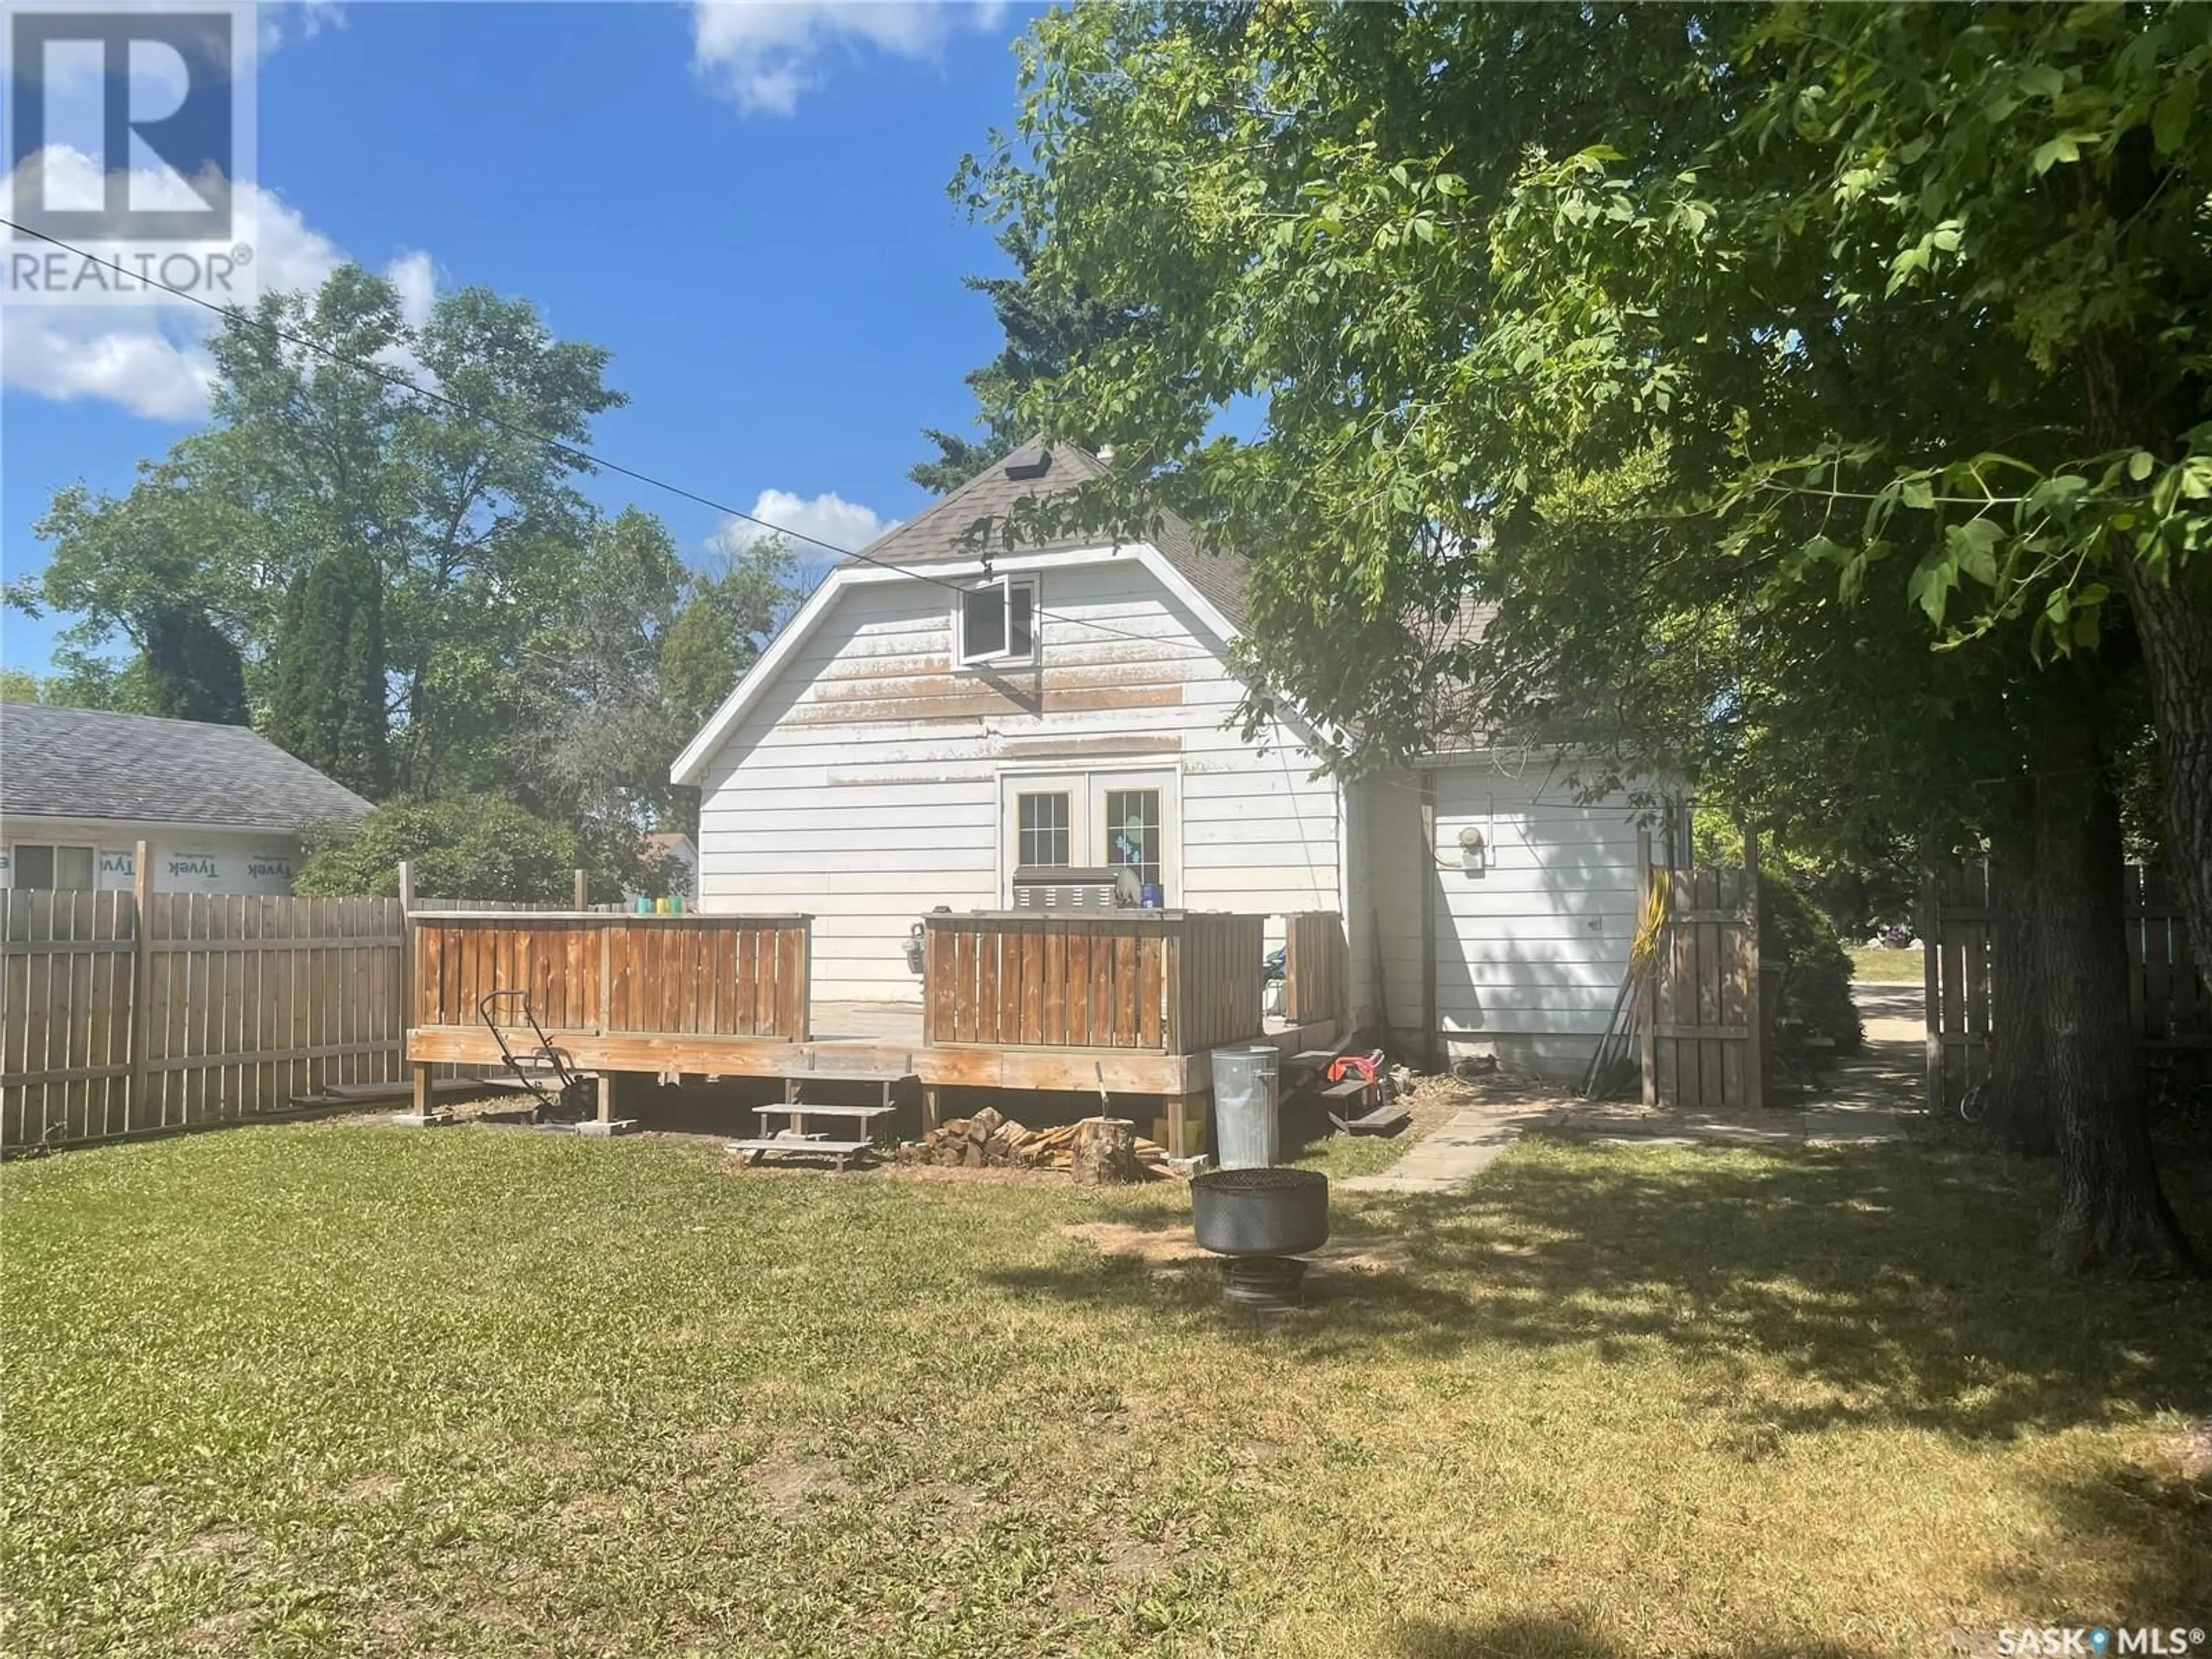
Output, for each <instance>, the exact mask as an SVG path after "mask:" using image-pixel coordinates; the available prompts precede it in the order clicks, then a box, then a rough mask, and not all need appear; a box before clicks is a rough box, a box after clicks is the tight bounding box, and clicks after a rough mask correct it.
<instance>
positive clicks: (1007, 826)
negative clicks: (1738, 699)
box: [673, 444, 1638, 1072]
mask: <svg viewBox="0 0 2212 1659" xmlns="http://www.w3.org/2000/svg"><path fill="white" fill-rule="evenodd" d="M1106 465H1107V463H1106V462H1104V461H1102V460H1101V459H1099V458H1098V457H1097V456H1093V455H1090V454H1086V453H1083V452H1082V451H1079V450H1075V449H1071V448H1068V447H1064V446H1063V447H1053V448H1051V449H1045V448H1042V447H1039V446H1037V445H1034V444H1032V445H1029V446H1026V447H1024V448H1022V449H1020V450H1018V451H1017V452H1016V453H1013V454H1012V455H1010V456H1008V457H1006V459H1004V460H1003V461H1000V462H999V463H996V464H994V465H993V466H991V467H989V468H987V469H986V470H985V471H982V472H981V473H979V474H978V475H977V476H976V477H975V478H973V479H972V480H970V481H969V483H966V484H965V485H963V486H962V487H961V488H960V489H957V490H955V491H953V492H952V493H951V495H947V496H945V498H944V499H943V500H942V501H939V502H937V503H935V504H934V505H933V506H932V507H930V508H929V509H928V511H927V512H925V513H921V515H920V516H918V517H916V518H915V519H913V520H909V521H908V522H906V523H904V524H902V525H899V526H896V527H894V528H893V529H892V530H890V531H889V532H886V533H885V534H884V536H883V537H881V538H878V540H877V541H876V542H875V543H873V544H871V545H870V546H869V547H867V548H866V549H865V550H863V556H860V557H855V558H851V559H848V560H847V561H845V562H842V563H841V564H839V565H837V566H836V567H835V568H833V569H832V570H831V571H830V573H829V576H828V578H827V579H826V580H824V581H823V584H822V586H820V587H819V588H818V589H817V591H816V592H815V593H814V595H813V596H812V597H811V599H809V600H808V601H807V602H806V604H805V606H803V607H802V608H801V610H800V611H799V613H798V615H797V616H795V617H793V619H792V621H791V622H790V623H789V624H788V625H787V627H786V628H785V629H783V631H782V632H781V634H780V635H778V636H777V637H776V639H775V641H774V643H773V644H771V645H770V647H769V649H768V651H767V652H766V653H764V654H763V656H762V658H761V659H760V660H759V661H758V662H757V664H756V665H754V667H753V668H752V670H751V671H750V672H749V673H748V674H747V675H746V676H745V677H744V679H743V680H742V681H741V682H740V683H739V684H738V686H737V687H736V689H735V690H732V693H731V694H730V696H729V697H728V699H727V700H726V702H724V703H723V704H722V706H721V707H720V708H719V709H717V710H716V711H715V713H714V716H713V717H712V718H711V719H710V720H708V723H707V725H706V726H705V728H704V729H703V730H702V731H701V732H699V734H698V736H697V737H696V738H694V739H693V740H692V742H691V744H690V746H689V747H688V748H687V749H685V750H684V753H683V754H682V756H680V757H678V760H677V763H676V765H675V769H674V772H673V776H674V779H675V781H677V782H678V783H681V784H688V785H691V786H693V787H696V788H697V789H698V790H699V791H700V793H701V805H700V818H699V838H698V840H699V878H698V887H699V890H698V903H699V905H700V908H702V909H703V910H706V911H708V912H714V911H725V912H726V911H734V910H739V909H753V910H759V909H763V908H766V909H773V910H789V911H801V912H805V913H807V914H809V915H812V916H813V918H814V924H813V927H814V935H813V939H814V943H813V975H814V994H815V995H816V996H817V998H820V999H824V1000H884V1001H899V1002H909V1003H911V1002H915V1001H918V1000H919V997H920V986H919V981H918V980H917V979H916V977H915V974H914V973H913V972H912V971H910V969H909V968H908V961H907V957H906V955H905V952H904V949H903V946H904V944H905V941H906V939H907V937H908V929H909V928H910V927H912V925H913V924H914V922H915V921H916V919H917V918H918V917H919V916H920V915H921V914H922V913H924V912H926V911H928V910H931V909H933V908H937V907H939V906H945V907H950V908H952V909H955V910H968V909H998V908H1007V907H1009V906H1011V905H1012V904H1013V903H1014V902H1016V896H1015V893H1014V878H1015V872H1016V871H1017V870H1018V869H1024V868H1033V867H1036V866H1073V867H1077V868H1086V867H1095V866H1109V865H1111V866H1125V867H1128V868H1130V869H1132V870H1133V872H1134V873H1135V875H1136V877H1137V879H1138V882H1139V885H1140V886H1141V887H1144V888H1156V889H1158V898H1159V900H1160V902H1164V904H1166V905H1168V906H1170V907H1180V908H1187V909H1196V910H1207V909H1214V910H1232V909H1233V910H1241V911H1246V912H1251V911H1259V912H1262V913H1265V914H1266V915H1269V916H1270V917H1271V918H1274V919H1275V920H1274V921H1273V923H1272V924H1271V931H1270V940H1271V943H1274V942H1279V939H1280V936H1281V920H1280V919H1281V918H1282V917H1284V916H1285V915H1291V914H1294V913H1297V912H1302V911H1314V910H1333V911H1337V912H1339V913H1340V914H1341V915H1342V917H1343V920H1344V927H1345V930H1346V935H1347V937H1348V940H1349V945H1350V950H1349V963H1350V968H1351V975H1352V1012H1353V1017H1354V1018H1355V1020H1357V1021H1358V1022H1359V1023H1360V1024H1366V1025H1369V1026H1372V1027H1377V1028H1379V1027H1382V1026H1384V1025H1387V1026H1388V1027H1389V1028H1390V1029H1391V1030H1393V1031H1394V1032H1395V1033H1396V1034H1397V1035H1398V1036H1399V1038H1400V1041H1401V1042H1407V1041H1408V1040H1414V1041H1419V1042H1421V1043H1422V1045H1423V1046H1425V1047H1427V1048H1431V1049H1432V1050H1436V1051H1449V1052H1453V1053H1459V1052H1496V1053H1498V1054H1501V1056H1502V1057H1504V1058H1507V1059H1510V1060H1513V1061H1515V1062H1516V1063H1519V1064H1523V1065H1528V1066H1534V1067H1537V1068H1541V1069H1549V1070H1553V1071H1559V1072H1572V1071H1578V1070H1579V1068H1580V1067H1581V1066H1582V1065H1583V1063H1585V1062H1586V1061H1587V1060H1588V1057H1589V1054H1590V1052H1591V1050H1592V1048H1593V1047H1594V1046H1595V1041H1596V1039H1597V1037H1598V1036H1599V1035H1600V1034H1601V1033H1602V1031H1603V1030H1604V1029H1605V1025H1606V1023H1607V1017H1608V1015H1609V1013H1610V1011H1611V1009H1612V1006H1613V995H1614V993H1615V991H1616V990H1617V989H1618V987H1619V986H1620V980H1621V976H1622V974H1623V972H1624V970H1625V969H1626V963H1627V959H1628V948H1629V943H1630V939H1631V937H1632V933H1633V931H1634V927H1635V922H1636V903H1637V884H1638V850H1637V849H1638V826H1637V823H1636V819H1635V817H1634V815H1633V813H1632V811H1631V810H1630V808H1629V807H1628V805H1627V804H1626V802H1625V801H1613V802H1607V803H1601V804H1598V805H1583V804H1580V803H1577V801H1576V800H1574V799H1572V797H1571V794H1570V793H1569V792H1568V790H1567V789H1566V787H1565V784H1564V781H1562V779H1561V778H1560V776H1559V769H1558V768H1557V766H1556V764H1555V763H1553V761H1552V760H1550V759H1547V758H1545V757H1534V756H1529V755H1527V754H1516V755H1512V756H1506V755H1498V754H1491V753H1480V752H1477V753H1466V754H1455V755H1451V756H1439V757H1434V759H1433V763H1431V764H1429V765H1425V766H1423V767H1420V768H1419V769H1413V770H1408V771H1403V772H1395V773H1386V774H1380V775H1371V776H1368V777H1364V778H1362V779H1359V780H1358V781H1352V782H1349V783H1347V782H1344V781H1340V780H1338V779H1336V778H1334V777H1333V776H1331V777H1319V778H1316V777H1315V776H1313V775H1311V773H1312V770H1313V768H1314V765H1315V758H1314V756H1313V754H1312V753H1311V752H1310V750H1309V749H1308V748H1307V746H1306V743H1307V738H1308V737H1309V735H1310V734H1309V733H1307V732H1304V731H1302V730H1301V729H1299V728H1298V727H1297V726H1295V725H1294V724H1291V723H1290V722H1289V721H1288V720H1278V721H1277V722H1276V723H1275V724H1274V725H1273V726H1272V727H1271V728H1270V729H1268V730H1267V731H1266V732H1262V733H1261V734H1260V740H1258V741H1255V742H1253V743H1247V742H1246V741H1244V740H1243V738H1242V737H1241V736H1240V735H1239V734H1238V732H1237V730H1236V728H1235V726H1234V723H1233V722H1232V721H1231V715H1232V714H1233V713H1234V711H1235V710H1236V708H1237V705H1238V703H1239V702H1240V701H1241V700H1242V698H1243V691H1244V687H1243V684H1241V683H1240V682H1239V681H1238V679H1237V678H1236V676H1235V675H1234V673H1233V672H1232V671H1231V669H1230V666H1229V663H1228V653H1229V649H1230V647H1231V642H1232V641H1234V640H1235V639H1236V638H1237V634H1238V631H1239V629H1241V628H1242V627H1243V624H1244V615H1245V613H1244V607H1243V602H1242V588H1243V581H1242V565H1241V562H1239V561H1238V560H1237V559H1236V558H1234V557H1232V556H1227V555H1221V554H1210V553H1207V552H1205V551H1203V550H1201V549H1200V545H1199V542H1198V538H1197V537H1196V536H1195V535H1194V533H1193V532H1192V531H1191V529H1190V526H1188V525H1187V524H1185V523H1183V522H1182V520H1178V519H1176V518H1174V517H1173V516H1172V515H1168V516H1166V517H1165V518H1164V520H1163V521H1162V522H1161V523H1160V524H1159V525H1158V526H1156V527H1155V528H1154V530H1153V531H1152V535H1151V538H1150V539H1148V540H1146V541H1141V542H1133V543H1124V544H1120V545H1110V544H1100V543H1098V542H1097V540H1096V539H1095V538H1085V537H1080V536H1061V537H1058V538H1053V539H1048V540H1046V541H1044V542H1042V544H1035V545H1030V544H1024V545H1022V546H1021V547H1020V548H1019V550H1018V551H1011V552H1009V551H1003V550H1002V551H1000V552H997V553H996V554H994V556H992V557H991V558H990V559H989V560H988V561H987V562H986V561H985V560H984V559H983V558H982V557H981V556H979V554H978V552H977V551H976V550H975V549H976V548H977V547H978V546H979V545H986V544H987V545H992V546H1002V545H1003V543H1002V541H1001V540H1000V538H997V537H994V536H992V535H991V534H990V532H989V526H995V525H999V524H1000V523H1002V522H1003V521H1004V520H1006V518H1007V517H1008V516H1009V515H1010V514H1013V513H1017V511H1018V509H1019V507H1021V505H1022V504H1023V503H1024V501H1026V500H1028V499H1030V498H1033V497H1037V496H1041V495H1048V494H1050V493H1052V492H1054V491H1058V490H1064V489H1071V488H1073V487H1075V486H1077V485H1079V484H1081V483H1085V482H1087V481H1089V480H1091V479H1093V478H1096V477H1098V476H1099V475H1100V474H1101V473H1102V472H1103V470H1104V468H1105V466H1106ZM979 521H988V525H986V526H981V527H979Z"/></svg>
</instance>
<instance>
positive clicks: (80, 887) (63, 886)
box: [10, 841, 100, 893]
mask: <svg viewBox="0 0 2212 1659" xmlns="http://www.w3.org/2000/svg"><path fill="white" fill-rule="evenodd" d="M14 853H15V857H14V860H13V864H14V869H13V870H12V872H10V873H11V874H12V876H13V878H14V881H15V885H16V886H17V887H20V888H24V889H30V890H37V891H40V892H48V893H51V892H71V891H76V892H85V891H89V890H91V889H92V888H93V886H94V884H95V881H94V876H95V872H97V871H98V869H99V866H100V860H99V857H98V854H96V853H95V852H94V849H93V848H89V847H57V846H52V845H49V844H47V843H45V842H28V841H19V842H16V843H15V848H14Z"/></svg>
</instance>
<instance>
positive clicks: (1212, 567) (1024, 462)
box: [845, 442, 1244, 628]
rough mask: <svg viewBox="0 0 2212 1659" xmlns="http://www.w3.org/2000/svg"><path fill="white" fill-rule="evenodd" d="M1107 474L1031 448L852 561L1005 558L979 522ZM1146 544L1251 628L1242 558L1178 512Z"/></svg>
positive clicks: (1064, 454) (1070, 540)
mask: <svg viewBox="0 0 2212 1659" xmlns="http://www.w3.org/2000/svg"><path fill="white" fill-rule="evenodd" d="M1040 463H1042V471H1040V470H1039V464H1040ZM1105 475H1106V463H1105V462H1103V461H1102V460H1100V459H1098V458H1097V456H1096V455H1093V454H1091V453H1088V452H1086V451H1084V450H1080V449H1078V448H1075V447H1073V445H1069V444H1054V445H1051V446H1049V447H1046V446H1042V445H1040V444H1036V443H1034V442H1032V443H1026V444H1024V445H1023V446H1022V447H1020V448H1019V449H1018V450H1016V451H1015V452H1014V453H1012V454H1011V455H1008V456H1006V457H1005V458H1003V459H1000V460H996V461H994V462H992V463H991V465H989V466H987V467H986V468H984V469H983V471H981V472H979V473H977V474H976V475H975V477H972V478H970V479H969V481H968V482H967V483H964V484H962V485H961V486H960V488H959V489H956V490H954V491H953V492H952V493H951V495H947V496H945V498H944V499H943V500H942V501H937V502H935V503H933V505H932V506H930V507H928V508H927V510H926V511H924V512H921V513H916V514H915V516H914V517H913V518H911V519H908V520H907V521H906V522H905V523H904V524H900V525H894V526H892V527H891V528H890V529H889V530H887V531H885V532H884V533H883V534H882V535H880V536H878V537H877V538H876V539H875V540H874V541H872V542H871V543H869V544H868V545H867V546H866V547H865V548H863V549H861V550H860V553H858V554H856V555H854V556H851V557H849V558H848V559H847V560H846V561H845V562H846V563H848V564H895V565H898V566H901V567H902V568H911V567H917V566H921V565H927V564H935V563H945V562H957V561H960V560H965V559H972V558H974V557H975V556H976V554H977V552H978V550H979V548H978V546H977V545H976V544H975V538H977V537H980V538H981V546H982V547H987V548H992V549H995V550H1000V551H1004V550H1005V548H1006V544H1005V542H1004V541H1003V539H1001V533H1000V532H998V531H997V530H996V529H986V530H981V531H977V530H976V529H975V526H976V525H977V523H978V521H979V520H988V521H989V522H990V524H991V525H992V526H998V525H1000V524H1001V523H1002V522H1003V521H1004V520H1006V519H1007V518H1009V517H1011V516H1012V514H1013V513H1014V512H1015V511H1016V509H1017V508H1018V507H1020V505H1021V504H1022V503H1023V502H1024V501H1037V500H1042V499H1045V498H1047V497H1049V496H1052V495H1057V494H1059V493H1060V492H1061V491H1063V490H1068V489H1075V488H1077V487H1078V486H1079V485H1082V484H1086V483H1090V482H1091V480H1092V479H1094V478H1102V477H1105ZM971 532H973V535H972V536H971ZM1144 539H1145V540H1146V541H1147V542H1149V543H1151V544H1152V546H1154V547H1156V548H1158V550H1159V551H1160V555H1161V556H1162V557H1163V558H1164V559H1166V560H1167V562H1169V563H1170V564H1171V565H1173V566H1174V567H1175V568H1176V570H1177V571H1178V572H1180V573H1181V574H1182V575H1183V576H1184V577H1185V578H1186V579H1187V580H1188V581H1189V582H1190V584H1191V586H1194V587H1195V588H1196V589H1198V591H1199V592H1201V593H1203V594H1204V595H1206V598H1207V599H1210V600H1212V602H1213V604H1214V605H1215V606H1216V607H1217V608H1218V610H1219V611H1221V614H1222V615H1223V616H1225V617H1228V618H1229V620H1230V621H1231V623H1234V624H1236V625H1237V627H1239V628H1242V627H1243V625H1244V562H1243V560H1242V559H1241V558H1239V557H1237V556H1236V555H1235V554H1233V553H1208V552H1206V551H1204V550H1201V549H1200V546H1199V544H1198V535H1197V532H1195V531H1194V530H1192V528H1191V527H1190V525H1189V523H1188V521H1187V520H1183V519H1182V518H1180V517H1178V516H1177V515H1176V514H1175V513H1162V514H1161V515H1160V520H1159V522H1158V524H1157V525H1155V526H1153V528H1152V533H1151V534H1150V535H1148V536H1146V537H1145V538H1144ZM1099 544H1100V538H1099V537H1098V536H1097V534H1096V533H1092V534H1088V535H1074V534H1062V535H1055V536H1050V537H1047V538H1044V539H1043V540H1041V541H1030V540H1024V541H1023V542H1021V543H1020V544H1019V547H1018V550H1019V551H1021V552H1024V553H1054V552H1062V551H1067V550H1073V549H1076V548H1084V547H1097V546H1098V545H1099Z"/></svg>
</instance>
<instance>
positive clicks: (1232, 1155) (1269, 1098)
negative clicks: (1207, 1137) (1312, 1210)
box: [1213, 1042, 1283, 1170]
mask: <svg viewBox="0 0 2212 1659" xmlns="http://www.w3.org/2000/svg"><path fill="white" fill-rule="evenodd" d="M1281 1064H1282V1055H1281V1054H1280V1053H1279V1052H1278V1051H1277V1049H1276V1048H1275V1046H1274V1045H1273V1043H1268V1042H1253V1043H1241V1044H1239V1045H1238V1046H1237V1047H1236V1048H1216V1049H1215V1050H1214V1051H1213V1120H1214V1124H1215V1127H1216V1131H1217V1133H1218V1136H1219V1139H1220V1154H1221V1167H1222V1168H1223V1169H1225V1170H1264V1169H1266V1168H1267V1167H1268V1166H1269V1165H1270V1164H1275V1163H1277V1162H1279V1158H1280V1155H1281V1152H1282V1144H1283V1143H1282V1129H1281V1126H1280V1125H1279V1123H1278V1122H1277V1121H1276V1117H1275V1081H1276V1076H1277V1073H1278V1072H1279V1069H1280V1066H1281Z"/></svg>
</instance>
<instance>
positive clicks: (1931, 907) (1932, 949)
mask: <svg viewBox="0 0 2212 1659" xmlns="http://www.w3.org/2000/svg"><path fill="white" fill-rule="evenodd" d="M1942 949H1943V902H1942V890H1941V889H1940V888H1939V887H1938V886H1937V885H1936V872H1935V871H1934V870H1933V869H1929V870H1927V871H1925V872H1923V873H1922V876H1921V878H1920V996H1921V1004H1922V1017H1923V1020H1924V1022H1925V1024H1926V1026H1927V1037H1926V1047H1925V1050H1924V1053H1923V1059H1922V1064H1923V1069H1924V1071H1925V1073H1926V1076H1925V1078H1924V1080H1923V1081H1924V1094H1925V1098H1926V1103H1927V1107H1928V1110H1929V1113H1931V1114H1932V1115H1936V1116H1941V1115H1942V1111H1943V979H1942Z"/></svg>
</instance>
